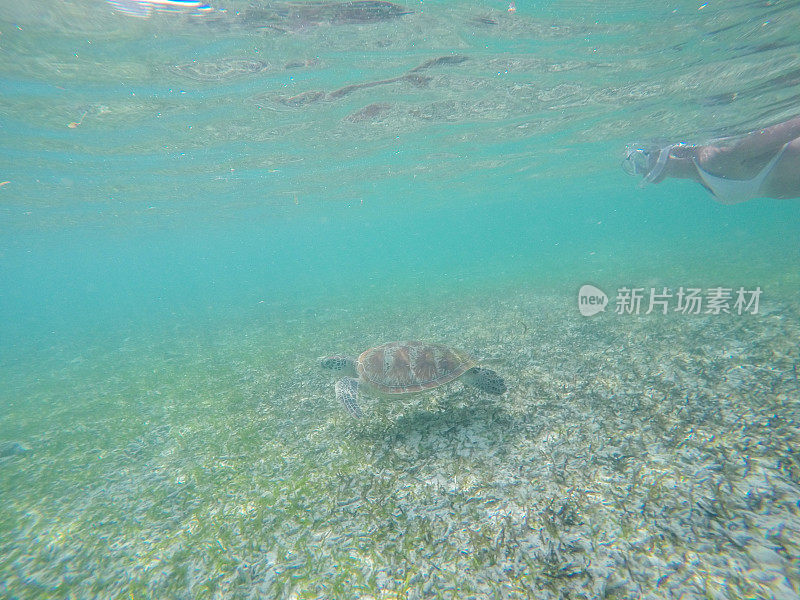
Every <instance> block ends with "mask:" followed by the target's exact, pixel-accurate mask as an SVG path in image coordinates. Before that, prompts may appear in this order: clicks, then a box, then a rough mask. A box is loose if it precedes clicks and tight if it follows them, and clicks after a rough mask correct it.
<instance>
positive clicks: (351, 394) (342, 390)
mask: <svg viewBox="0 0 800 600" xmlns="http://www.w3.org/2000/svg"><path fill="white" fill-rule="evenodd" d="M334 389H335V390H336V399H337V400H340V401H341V402H342V404H344V407H345V408H346V409H347V412H349V413H350V414H351V415H353V416H354V417H356V418H358V419H360V418H361V417H362V413H361V408H360V407H359V406H358V379H353V378H352V377H344V378H343V379H340V380H339V381H337V382H336V386H335V388H334Z"/></svg>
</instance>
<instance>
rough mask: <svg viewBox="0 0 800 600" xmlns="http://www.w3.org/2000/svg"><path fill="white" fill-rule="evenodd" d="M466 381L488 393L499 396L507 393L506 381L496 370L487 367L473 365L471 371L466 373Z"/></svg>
mask: <svg viewBox="0 0 800 600" xmlns="http://www.w3.org/2000/svg"><path fill="white" fill-rule="evenodd" d="M464 383H466V384H468V385H471V386H472V387H474V388H478V389H479V390H481V391H482V392H486V393H487V394H493V395H495V396H499V395H500V394H505V392H506V390H507V389H508V388H507V387H506V382H505V381H503V378H502V377H500V375H498V374H497V373H496V372H495V371H492V370H491V369H485V368H483V367H472V368H471V369H470V370H469V371H467V372H466V373H464Z"/></svg>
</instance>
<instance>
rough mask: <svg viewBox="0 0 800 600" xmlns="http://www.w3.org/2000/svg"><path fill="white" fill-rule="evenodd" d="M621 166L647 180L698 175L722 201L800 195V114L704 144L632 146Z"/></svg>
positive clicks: (704, 185)
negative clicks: (660, 146)
mask: <svg viewBox="0 0 800 600" xmlns="http://www.w3.org/2000/svg"><path fill="white" fill-rule="evenodd" d="M623 168H624V169H625V171H626V172H627V173H628V174H629V175H641V176H642V185H644V184H645V183H661V182H662V181H664V179H666V178H668V177H675V178H679V179H694V180H695V181H697V182H698V183H700V184H701V185H702V186H703V187H705V188H706V189H707V190H708V191H709V192H711V193H712V194H713V195H714V198H715V199H716V200H718V201H719V202H722V203H723V204H737V203H739V202H745V201H746V200H752V199H753V198H779V199H788V198H800V116H797V117H793V118H791V119H789V120H788V121H784V122H783V123H779V124H777V125H772V126H771V127H767V128H765V129H759V130H756V131H752V132H750V133H747V134H745V135H743V136H736V137H729V138H721V139H718V140H713V141H711V142H709V143H708V144H706V145H702V146H695V145H687V144H670V145H667V146H664V147H663V148H659V147H657V146H655V145H652V144H641V145H629V146H627V148H626V152H625V160H624V162H623Z"/></svg>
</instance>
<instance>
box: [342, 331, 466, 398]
mask: <svg viewBox="0 0 800 600" xmlns="http://www.w3.org/2000/svg"><path fill="white" fill-rule="evenodd" d="M473 366H475V363H474V361H473V360H472V359H471V358H470V357H469V356H467V355H465V354H462V353H460V352H458V351H456V350H452V349H450V348H448V347H447V346H441V345H439V344H425V343H423V342H413V341H411V342H389V343H388V344H382V345H381V346H375V347H374V348H370V349H369V350H366V351H365V352H363V353H362V354H361V356H359V357H358V360H357V361H356V369H357V370H358V375H359V377H361V380H362V381H364V382H366V383H368V384H369V385H370V386H372V387H373V388H374V389H376V390H377V391H379V392H383V393H384V394H411V393H414V392H421V391H424V390H429V389H431V388H435V387H437V386H440V385H443V384H445V383H448V382H450V381H453V380H454V379H456V378H457V377H460V376H461V375H463V374H464V372H465V371H466V370H467V369H470V368H472V367H473Z"/></svg>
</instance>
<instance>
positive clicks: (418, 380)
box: [322, 341, 506, 417]
mask: <svg viewBox="0 0 800 600" xmlns="http://www.w3.org/2000/svg"><path fill="white" fill-rule="evenodd" d="M322 367H323V368H325V369H331V370H333V371H339V372H341V373H342V374H343V375H345V377H343V378H342V379H339V380H338V381H337V382H336V386H335V389H336V398H337V399H339V400H340V401H341V402H342V403H343V404H344V406H345V408H346V409H347V410H348V411H349V412H350V414H352V415H353V416H355V417H361V416H362V413H361V408H360V407H359V406H358V389H359V387H360V386H364V388H366V389H368V390H369V391H371V392H375V393H377V394H380V395H386V396H395V395H397V394H413V393H415V392H424V391H426V390H430V389H432V388H435V387H438V386H440V385H444V384H445V383H449V382H451V381H453V380H454V379H457V378H459V377H461V378H462V381H463V382H464V383H466V384H467V385H470V386H472V387H476V388H478V389H479V390H481V391H484V392H487V393H489V394H497V395H499V394H502V393H504V392H505V391H506V384H505V382H504V381H503V379H502V377H500V375H498V374H497V373H495V372H494V371H492V370H491V369H486V368H483V367H478V366H476V363H475V361H474V360H473V359H472V358H470V357H469V356H468V355H466V354H464V353H463V352H460V351H458V350H453V349H451V348H448V347H447V346H442V345H440V344H426V343H425V342H415V341H410V342H389V343H386V344H381V345H380V346H375V347H374V348H370V349H368V350H365V351H364V352H362V353H361V355H360V356H359V357H358V358H351V357H348V356H340V355H336V356H326V357H324V358H323V359H322Z"/></svg>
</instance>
